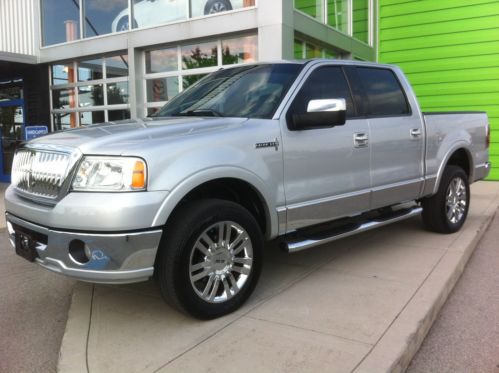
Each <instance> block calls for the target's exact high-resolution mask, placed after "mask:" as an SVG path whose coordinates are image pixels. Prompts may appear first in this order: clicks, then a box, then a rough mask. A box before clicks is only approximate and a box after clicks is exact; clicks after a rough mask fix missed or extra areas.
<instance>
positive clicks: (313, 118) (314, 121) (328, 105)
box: [292, 98, 347, 131]
mask: <svg viewBox="0 0 499 373" xmlns="http://www.w3.org/2000/svg"><path fill="white" fill-rule="evenodd" d="M346 106H347V104H346V100H345V99H344V98H334V99H320V100H310V101H309V102H308V105H307V112H306V113H295V114H293V119H292V122H293V123H292V127H293V128H292V129H293V130H295V131H299V130H305V129H314V128H327V127H334V126H342V125H344V124H345V122H346V114H347V110H346Z"/></svg>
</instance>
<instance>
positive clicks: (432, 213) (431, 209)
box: [422, 165, 470, 233]
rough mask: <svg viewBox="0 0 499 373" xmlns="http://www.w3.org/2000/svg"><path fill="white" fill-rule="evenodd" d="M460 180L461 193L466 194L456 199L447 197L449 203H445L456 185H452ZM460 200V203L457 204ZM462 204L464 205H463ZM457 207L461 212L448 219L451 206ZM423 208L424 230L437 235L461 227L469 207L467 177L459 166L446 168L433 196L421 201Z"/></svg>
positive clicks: (452, 231)
mask: <svg viewBox="0 0 499 373" xmlns="http://www.w3.org/2000/svg"><path fill="white" fill-rule="evenodd" d="M457 180H460V182H461V183H462V188H461V189H462V191H463V192H464V193H466V195H465V196H463V195H462V194H461V195H460V197H459V198H458V196H457V195H456V197H453V196H449V201H451V202H449V203H448V201H447V198H448V195H449V193H450V189H451V187H452V188H454V186H455V185H456V184H452V183H454V182H455V181H457ZM458 200H461V202H458ZM463 204H464V205H463ZM453 205H454V206H458V207H459V209H462V210H463V211H462V212H461V213H459V214H456V215H452V217H449V215H448V213H449V210H451V209H452V207H451V206H453ZM422 206H423V223H424V224H425V226H426V228H427V229H429V230H430V231H433V232H438V233H454V232H457V231H458V230H459V229H461V227H462V226H463V224H464V222H465V220H466V217H467V216H468V211H469V207H470V186H469V181H468V176H467V175H466V173H465V172H464V170H463V169H462V168H461V167H459V166H452V165H450V166H447V167H446V168H445V170H444V173H443V175H442V180H441V181H440V186H439V188H438V191H437V193H436V194H435V195H433V196H431V197H429V198H425V199H424V200H423V201H422Z"/></svg>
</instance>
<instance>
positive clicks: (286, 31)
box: [258, 0, 294, 61]
mask: <svg viewBox="0 0 499 373" xmlns="http://www.w3.org/2000/svg"><path fill="white" fill-rule="evenodd" d="M293 10H294V5H293V1H288V0H279V1H268V0H264V1H259V2H258V54H259V60H260V61H275V60H282V59H293V58H294V45H293V43H294V26H293Z"/></svg>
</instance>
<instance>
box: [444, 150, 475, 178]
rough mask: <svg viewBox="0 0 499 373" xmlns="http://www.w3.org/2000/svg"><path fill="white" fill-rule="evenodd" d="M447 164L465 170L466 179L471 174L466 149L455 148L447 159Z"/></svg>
mask: <svg viewBox="0 0 499 373" xmlns="http://www.w3.org/2000/svg"><path fill="white" fill-rule="evenodd" d="M447 164H448V165H453V166H459V167H461V168H462V169H463V170H464V172H466V175H467V176H468V179H469V178H470V176H471V169H470V157H469V155H468V153H467V152H466V150H464V149H459V150H456V151H455V152H454V153H453V154H452V156H451V157H450V158H449V160H448V161H447Z"/></svg>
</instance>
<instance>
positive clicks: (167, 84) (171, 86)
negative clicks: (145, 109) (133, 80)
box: [146, 76, 180, 102]
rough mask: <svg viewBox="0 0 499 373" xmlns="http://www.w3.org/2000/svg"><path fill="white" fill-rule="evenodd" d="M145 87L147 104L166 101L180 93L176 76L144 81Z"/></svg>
mask: <svg viewBox="0 0 499 373" xmlns="http://www.w3.org/2000/svg"><path fill="white" fill-rule="evenodd" d="M146 86H147V101H149V102H161V101H168V100H171V99H172V98H173V97H175V96H176V95H177V94H178V93H179V92H180V89H179V85H178V77H176V76H171V77H166V78H156V79H149V80H147V81H146Z"/></svg>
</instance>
